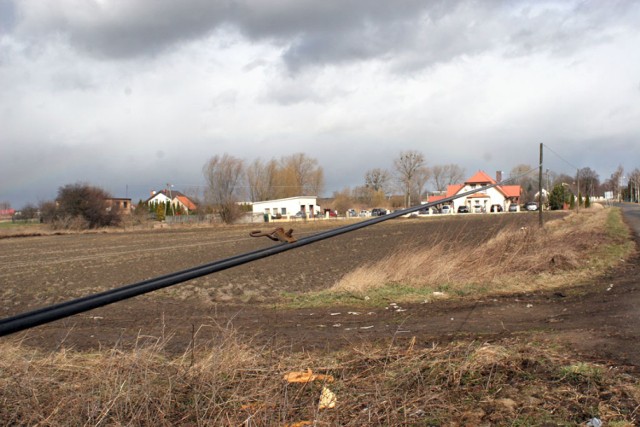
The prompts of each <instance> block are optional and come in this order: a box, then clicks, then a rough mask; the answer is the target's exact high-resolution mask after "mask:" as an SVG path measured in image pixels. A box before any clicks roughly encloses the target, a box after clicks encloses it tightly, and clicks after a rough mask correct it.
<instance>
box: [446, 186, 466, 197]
mask: <svg viewBox="0 0 640 427" xmlns="http://www.w3.org/2000/svg"><path fill="white" fill-rule="evenodd" d="M462 187H464V184H452V185H448V186H447V197H453V196H455V195H456V194H458V191H460V190H461V189H462Z"/></svg>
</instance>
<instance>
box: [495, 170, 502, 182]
mask: <svg viewBox="0 0 640 427" xmlns="http://www.w3.org/2000/svg"><path fill="white" fill-rule="evenodd" d="M500 181H502V171H496V182H500Z"/></svg>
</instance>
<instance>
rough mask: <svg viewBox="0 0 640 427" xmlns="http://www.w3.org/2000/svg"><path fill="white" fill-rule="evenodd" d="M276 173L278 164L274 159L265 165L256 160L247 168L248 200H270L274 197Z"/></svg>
mask: <svg viewBox="0 0 640 427" xmlns="http://www.w3.org/2000/svg"><path fill="white" fill-rule="evenodd" d="M277 173H278V162H276V160H275V159H271V160H269V161H268V162H266V163H265V162H263V161H262V160H261V159H256V160H254V161H253V162H252V163H251V164H250V165H249V166H248V167H247V185H248V187H249V198H250V199H251V201H252V202H259V201H262V200H270V199H274V198H275V197H276V191H275V189H276V178H277Z"/></svg>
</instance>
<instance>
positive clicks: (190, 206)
mask: <svg viewBox="0 0 640 427" xmlns="http://www.w3.org/2000/svg"><path fill="white" fill-rule="evenodd" d="M176 199H178V201H179V202H180V203H182V204H183V205H184V206H185V207H186V208H187V209H189V210H190V211H192V210H195V209H196V205H195V203H193V202H192V201H191V200H190V199H189V198H188V197H187V196H183V195H180V196H177V197H176Z"/></svg>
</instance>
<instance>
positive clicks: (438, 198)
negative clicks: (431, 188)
mask: <svg viewBox="0 0 640 427" xmlns="http://www.w3.org/2000/svg"><path fill="white" fill-rule="evenodd" d="M445 197H447V196H428V197H427V202H428V203H431V202H437V201H439V200H442V199H444V198H445Z"/></svg>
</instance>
